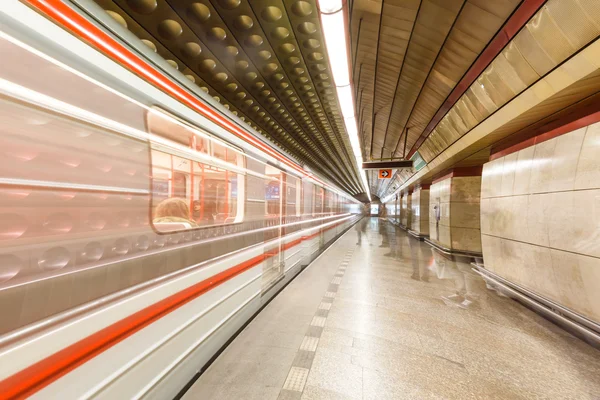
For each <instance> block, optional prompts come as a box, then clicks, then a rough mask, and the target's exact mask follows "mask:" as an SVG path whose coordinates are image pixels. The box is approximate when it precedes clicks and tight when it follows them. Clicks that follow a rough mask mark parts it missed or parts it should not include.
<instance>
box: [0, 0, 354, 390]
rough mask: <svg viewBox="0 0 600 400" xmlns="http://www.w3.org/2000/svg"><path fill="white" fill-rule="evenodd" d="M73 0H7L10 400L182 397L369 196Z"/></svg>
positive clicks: (3, 35)
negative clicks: (51, 2) (252, 124)
mask: <svg viewBox="0 0 600 400" xmlns="http://www.w3.org/2000/svg"><path fill="white" fill-rule="evenodd" d="M55 3H58V2H55ZM63 5H64V7H65V9H64V10H63V14H61V15H63V16H66V15H67V12H70V13H71V14H68V15H69V16H68V18H71V20H72V21H75V20H76V19H77V18H79V20H77V21H78V22H77V23H78V24H79V26H83V24H86V25H85V32H87V35H89V36H88V37H84V36H81V37H79V38H78V37H76V36H75V35H73V34H72V33H69V32H67V31H66V30H64V29H63V28H62V27H60V26H59V25H57V24H56V23H55V22H56V21H52V20H51V18H48V15H46V16H44V15H42V13H38V12H36V10H34V9H32V8H29V7H28V6H27V5H25V4H24V3H22V2H19V1H16V0H5V1H2V2H1V4H0V54H2V57H3V62H2V64H1V65H0V121H2V123H1V124H0V129H1V131H0V137H1V141H2V147H1V149H0V151H2V153H3V156H2V159H0V223H1V225H0V308H1V312H0V315H1V316H2V317H1V319H0V335H1V336H0V398H19V397H25V396H32V397H34V398H35V397H38V398H63V399H65V398H111V399H114V398H161V399H162V398H169V397H173V396H175V395H176V394H177V393H178V392H179V391H180V390H181V389H182V388H183V387H184V386H185V384H186V383H187V382H188V381H189V380H190V379H192V377H193V376H194V375H195V374H196V373H197V372H198V371H200V370H201V369H202V368H203V366H204V365H205V364H206V363H207V362H208V361H209V360H210V359H211V357H213V356H214V355H215V354H216V353H217V352H218V351H219V349H220V348H221V347H222V346H223V345H224V344H225V343H226V342H227V341H228V340H229V339H230V338H231V337H232V336H233V335H234V334H235V332H236V331H238V330H239V329H240V328H241V327H242V326H243V325H244V324H245V323H246V322H247V321H248V320H249V319H250V318H251V317H252V316H253V315H254V314H255V313H256V312H257V311H258V310H259V309H260V308H261V307H262V306H263V305H264V304H266V302H268V301H269V299H271V298H272V297H273V296H274V295H275V294H276V293H277V292H278V290H280V289H281V288H282V287H283V286H284V285H285V284H286V283H288V282H289V281H290V280H291V279H292V278H293V277H294V276H296V275H297V274H298V273H299V272H300V271H301V270H302V268H303V267H305V266H307V265H308V264H309V263H310V262H311V260H313V259H314V258H315V257H317V256H318V254H319V253H320V252H321V251H322V250H323V249H324V248H325V247H326V246H327V245H328V244H329V243H331V242H332V241H333V240H335V239H336V238H337V237H338V236H339V235H340V234H341V233H343V232H344V231H345V230H346V229H348V228H349V227H350V226H351V225H352V224H353V223H354V222H356V221H357V220H358V219H359V218H360V215H359V210H360V206H359V204H358V203H357V202H356V200H354V199H352V198H349V197H346V196H345V195H344V194H342V193H341V192H340V191H338V190H337V189H336V188H334V187H331V186H329V185H328V184H326V183H325V182H323V181H321V180H320V179H319V178H318V177H316V176H314V175H313V174H312V173H310V172H309V171H306V170H304V169H303V168H301V167H300V166H298V165H297V164H295V163H294V162H293V161H291V160H289V159H288V158H287V157H285V155H283V154H281V153H279V152H278V151H277V150H276V149H274V148H273V147H271V146H270V145H269V144H268V143H266V142H265V141H263V140H262V139H260V136H259V135H258V134H257V133H256V132H251V130H250V129H249V128H248V127H247V126H245V125H244V124H243V123H242V122H241V121H239V120H238V119H237V117H236V116H235V115H233V114H231V113H230V112H228V111H227V110H226V109H225V108H223V107H222V106H220V104H218V103H216V102H215V101H214V99H212V98H210V96H207V95H206V94H204V93H203V92H201V91H197V90H195V89H194V88H192V87H191V86H190V85H189V84H188V83H186V79H185V78H184V77H183V75H182V74H180V73H179V72H177V71H175V70H174V69H173V68H170V67H169V66H168V64H166V63H165V62H164V60H161V59H159V58H157V56H156V55H155V54H153V53H151V52H149V50H148V49H144V46H143V45H142V44H140V47H139V48H130V47H128V46H126V45H124V44H123V43H122V42H121V41H119V40H117V39H116V38H115V37H114V36H112V35H110V34H109V33H108V31H107V28H106V27H105V26H103V25H102V24H100V23H98V22H94V21H89V20H88V19H86V18H85V17H84V16H82V15H81V14H78V13H77V12H76V11H75V10H73V9H70V11H69V9H68V6H67V5H66V4H63ZM38 11H39V10H38ZM25 21H27V22H25ZM63 22H64V21H63ZM99 38H100V39H101V40H102V41H103V43H104V46H105V47H102V46H90V45H88V44H86V43H85V42H84V41H87V42H94V40H95V41H96V43H97V40H99ZM82 39H83V40H82ZM107 49H110V51H109V50H107ZM115 54H120V56H119V57H117V56H115ZM124 64H127V65H129V67H128V68H126V67H125V66H124ZM132 65H134V66H135V68H133V67H131V66H132Z"/></svg>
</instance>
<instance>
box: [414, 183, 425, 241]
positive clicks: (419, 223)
mask: <svg viewBox="0 0 600 400" xmlns="http://www.w3.org/2000/svg"><path fill="white" fill-rule="evenodd" d="M411 204H412V207H411V227H410V229H411V230H412V231H413V232H415V233H417V234H419V235H422V236H429V188H426V189H424V188H421V187H419V188H417V189H415V191H414V192H413V193H412V199H411Z"/></svg>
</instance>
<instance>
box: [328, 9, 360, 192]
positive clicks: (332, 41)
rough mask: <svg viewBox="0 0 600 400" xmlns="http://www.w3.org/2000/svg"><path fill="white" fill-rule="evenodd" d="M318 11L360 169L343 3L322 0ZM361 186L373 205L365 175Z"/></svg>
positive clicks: (340, 101)
mask: <svg viewBox="0 0 600 400" xmlns="http://www.w3.org/2000/svg"><path fill="white" fill-rule="evenodd" d="M319 10H320V12H321V25H322V27H323V35H324V36H325V45H326V47H327V55H328V56H329V66H330V67H331V73H332V74H333V80H334V82H335V86H336V90H337V95H338V101H339V103H340V107H341V110H342V116H343V117H344V125H345V126H346V131H347V132H348V136H349V138H350V145H351V146H352V151H353V153H354V157H355V158H356V163H357V166H358V168H359V170H360V169H361V166H362V162H363V157H362V150H361V148H360V140H359V138H358V128H357V123H356V110H355V109H354V95H353V92H354V91H353V90H352V82H351V76H350V63H349V57H348V43H347V38H348V31H347V29H346V19H345V18H344V17H345V15H344V13H345V10H344V3H343V0H319ZM360 178H361V180H362V184H363V186H364V187H365V190H366V193H367V196H368V197H369V201H371V191H370V189H369V184H368V181H367V175H366V171H364V170H362V171H361V172H360Z"/></svg>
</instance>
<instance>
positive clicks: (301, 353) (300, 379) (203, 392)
mask: <svg viewBox="0 0 600 400" xmlns="http://www.w3.org/2000/svg"><path fill="white" fill-rule="evenodd" d="M378 223H379V220H378V219H376V218H371V219H370V220H369V223H368V228H367V235H366V236H367V237H366V238H363V240H362V243H361V244H360V245H357V244H356V242H357V232H356V231H355V229H354V228H352V229H350V230H349V231H348V232H347V233H346V234H345V235H344V236H342V237H341V238H340V239H339V240H338V241H337V242H336V243H335V244H333V245H332V246H331V247H330V248H329V249H328V250H327V251H326V252H325V253H323V254H322V255H321V257H320V258H318V259H317V260H315V261H314V262H313V263H312V264H311V265H310V266H309V267H308V268H307V269H306V270H304V271H303V272H302V273H301V274H300V275H299V276H298V277H297V278H296V279H295V280H293V281H292V282H291V283H290V284H289V285H288V286H287V287H286V288H285V289H284V290H282V291H281V293H280V294H279V295H278V296H277V297H275V298H274V300H273V301H272V302H271V303H269V304H268V305H267V306H266V307H265V308H264V309H263V310H262V311H261V312H260V313H259V314H258V315H257V316H256V318H254V320H252V321H251V322H250V323H249V324H248V325H247V326H246V328H245V329H244V330H243V331H242V332H241V333H240V334H239V335H238V336H237V337H236V338H235V339H234V340H233V341H232V342H231V343H230V345H229V346H228V347H227V348H225V350H224V351H223V352H222V353H221V354H220V355H219V357H218V358H216V359H215V361H214V362H213V363H212V364H211V365H210V367H209V368H208V369H207V370H206V371H205V372H204V373H202V374H201V375H200V377H199V378H198V379H197V380H196V381H195V382H194V383H193V384H192V385H191V386H190V388H189V389H188V390H187V391H186V392H185V394H183V399H185V400H192V399H203V400H206V399H223V400H225V399H247V400H250V399H261V400H262V399H265V400H269V399H273V400H275V399H286V400H288V399H290V400H291V399H302V400H309V399H377V400H383V399H534V398H535V399H600V379H599V377H600V351H599V350H597V349H596V348H594V347H592V346H590V345H588V344H587V343H585V342H584V341H582V340H580V339H578V338H576V337H574V336H572V335H570V334H569V333H567V332H566V331H564V330H562V329H561V328H559V327H557V326H555V325H554V324H552V323H551V322H549V321H547V320H546V319H544V318H543V317H541V316H539V315H538V314H536V313H534V312H533V311H531V310H529V309H527V308H525V307H524V306H522V305H521V304H519V303H517V302H515V301H513V300H511V299H509V298H506V297H503V296H501V295H499V294H498V293H497V292H495V291H494V290H491V289H489V288H488V287H486V284H485V282H484V281H483V280H482V279H481V278H479V277H478V276H477V275H476V274H474V273H470V272H469V270H468V268H465V269H463V270H460V271H459V270H456V269H454V270H451V269H449V267H448V266H446V267H443V268H441V267H440V266H439V265H438V264H437V263H435V261H434V257H433V254H432V250H431V247H430V246H429V245H427V244H425V243H423V242H420V241H418V240H416V239H414V238H412V237H410V236H409V235H407V234H406V233H405V232H404V231H401V230H400V229H396V230H395V232H396V236H397V238H396V239H397V240H396V241H394V240H393V239H392V240H388V239H389V238H385V237H382V235H380V234H379V230H378ZM367 239H368V240H367ZM382 241H383V242H384V243H387V242H390V243H392V244H391V246H390V245H385V244H384V246H381V243H382Z"/></svg>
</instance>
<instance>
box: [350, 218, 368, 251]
mask: <svg viewBox="0 0 600 400" xmlns="http://www.w3.org/2000/svg"><path fill="white" fill-rule="evenodd" d="M367 222H368V221H367V217H362V219H361V220H360V221H358V222H357V223H356V227H355V228H354V229H356V234H357V235H358V242H356V244H357V245H359V246H360V245H361V243H362V237H363V235H364V236H365V237H366V238H367V241H368V242H369V244H371V242H370V241H369V236H367Z"/></svg>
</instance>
